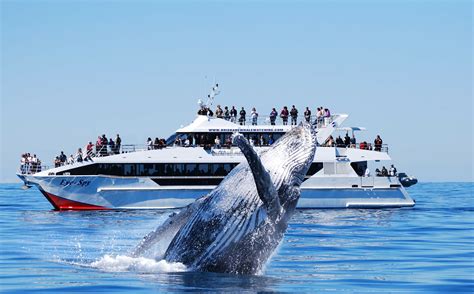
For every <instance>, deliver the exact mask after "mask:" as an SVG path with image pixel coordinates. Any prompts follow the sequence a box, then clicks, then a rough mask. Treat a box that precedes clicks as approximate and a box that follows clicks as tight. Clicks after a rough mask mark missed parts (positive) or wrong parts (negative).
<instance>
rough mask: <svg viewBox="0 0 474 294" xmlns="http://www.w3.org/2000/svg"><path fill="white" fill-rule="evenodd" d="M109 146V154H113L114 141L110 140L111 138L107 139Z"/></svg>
mask: <svg viewBox="0 0 474 294" xmlns="http://www.w3.org/2000/svg"><path fill="white" fill-rule="evenodd" d="M109 148H110V152H109V154H115V142H114V140H112V138H110V139H109Z"/></svg>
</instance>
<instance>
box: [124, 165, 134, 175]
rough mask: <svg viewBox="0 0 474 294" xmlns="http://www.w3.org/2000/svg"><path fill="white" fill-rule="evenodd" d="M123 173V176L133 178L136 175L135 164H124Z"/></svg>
mask: <svg viewBox="0 0 474 294" xmlns="http://www.w3.org/2000/svg"><path fill="white" fill-rule="evenodd" d="M123 172H124V175H125V176H135V175H136V174H137V171H136V167H135V164H131V163H127V164H124V165H123Z"/></svg>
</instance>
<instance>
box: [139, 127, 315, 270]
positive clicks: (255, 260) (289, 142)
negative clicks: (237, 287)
mask: <svg viewBox="0 0 474 294" xmlns="http://www.w3.org/2000/svg"><path fill="white" fill-rule="evenodd" d="M232 140H233V143H234V144H235V145H237V146H238V147H239V148H240V149H241V151H242V153H243V155H244V156H245V158H246V160H247V162H243V163H241V164H239V165H238V166H237V167H235V168H234V169H233V170H232V171H231V172H230V173H229V174H228V175H227V177H226V178H225V179H224V180H223V181H222V182H221V184H220V185H219V186H217V187H216V188H215V189H214V190H213V191H211V192H210V193H209V194H208V195H206V196H203V197H201V198H199V199H197V200H196V201H195V202H194V203H192V204H190V205H188V206H187V207H185V208H183V209H182V210H181V211H180V212H179V213H177V214H174V215H172V216H170V217H169V218H168V219H167V220H166V221H165V222H164V224H163V225H161V226H160V227H158V228H157V229H156V230H155V231H154V232H152V233H150V234H148V235H147V236H146V237H145V238H144V239H143V240H142V242H141V243H140V244H139V245H138V246H137V248H136V249H135V251H134V252H133V254H132V255H133V256H140V255H142V254H144V253H145V252H146V251H147V250H148V249H149V248H150V247H151V246H152V245H153V244H154V243H157V242H166V244H167V249H166V252H165V253H164V255H163V256H161V257H162V258H164V259H165V260H166V261H168V262H181V263H183V264H185V265H186V266H187V267H188V268H190V269H192V270H196V271H209V272H221V273H233V274H257V273H259V272H261V271H262V269H263V267H264V266H265V264H266V262H267V261H268V259H269V258H270V256H271V255H272V253H273V252H274V250H275V249H276V248H277V246H278V245H279V243H280V241H281V240H282V239H283V235H284V233H285V231H286V229H287V227H288V221H289V220H290V218H291V216H292V215H293V213H294V211H295V207H296V204H297V202H298V199H299V196H300V185H301V183H302V182H303V180H304V177H305V175H306V173H307V171H308V169H309V167H310V165H311V163H312V161H313V158H314V153H315V150H316V131H315V130H314V129H313V127H312V126H311V125H310V124H308V123H301V124H300V125H299V126H298V127H295V128H293V129H292V130H290V131H289V132H287V133H286V134H285V135H284V136H283V137H281V138H280V139H279V140H278V141H277V142H276V143H275V144H273V145H272V147H270V148H269V149H267V150H265V151H263V152H261V154H260V155H258V154H257V152H256V151H255V150H254V149H253V147H252V146H251V145H250V144H249V142H248V140H247V139H246V138H245V137H244V136H243V135H241V134H239V133H237V134H234V135H233V138H232Z"/></svg>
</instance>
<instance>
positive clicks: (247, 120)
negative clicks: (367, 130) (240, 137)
mask: <svg viewBox="0 0 474 294" xmlns="http://www.w3.org/2000/svg"><path fill="white" fill-rule="evenodd" d="M213 117H216V118H222V119H225V120H228V121H230V122H232V123H235V124H238V125H245V126H252V125H255V126H260V125H264V126H265V125H267V126H268V125H278V126H281V125H292V124H296V125H298V124H299V123H300V122H301V121H303V120H306V118H305V116H304V115H303V114H298V116H297V118H296V123H294V122H293V120H292V117H291V116H288V118H287V120H286V123H285V122H284V121H283V118H282V117H280V115H278V116H277V117H276V118H275V120H274V121H273V122H272V118H271V117H270V115H258V116H257V118H256V119H254V118H253V117H252V115H245V117H241V116H240V115H239V114H237V116H236V117H227V118H226V117H224V116H216V115H214V116H213ZM336 117H337V114H336V115H331V116H329V117H320V118H319V117H317V116H316V115H311V116H310V117H309V122H310V123H312V124H314V125H317V127H318V128H323V127H326V126H328V125H329V124H331V123H332V122H333V121H334V119H335V118H336Z"/></svg>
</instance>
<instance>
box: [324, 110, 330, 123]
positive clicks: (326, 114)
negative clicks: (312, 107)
mask: <svg viewBox="0 0 474 294" xmlns="http://www.w3.org/2000/svg"><path fill="white" fill-rule="evenodd" d="M330 122H331V112H330V111H329V109H328V108H325V109H324V125H325V126H327V125H329V123H330Z"/></svg>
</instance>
